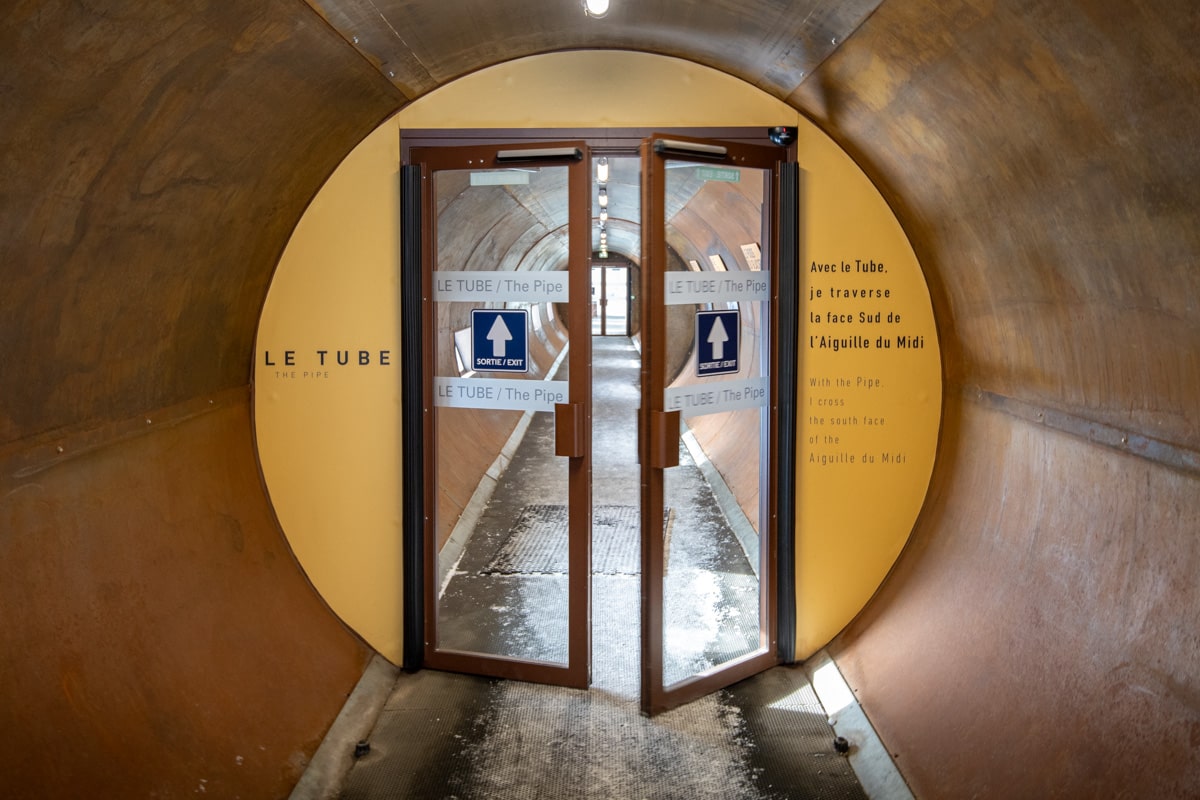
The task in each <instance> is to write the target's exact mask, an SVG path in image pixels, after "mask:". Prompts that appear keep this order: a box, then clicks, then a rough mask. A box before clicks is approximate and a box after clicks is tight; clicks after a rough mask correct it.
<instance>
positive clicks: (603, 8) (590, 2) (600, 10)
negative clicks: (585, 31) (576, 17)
mask: <svg viewBox="0 0 1200 800" xmlns="http://www.w3.org/2000/svg"><path fill="white" fill-rule="evenodd" d="M583 13H585V14H587V15H588V16H589V17H593V18H595V19H600V18H601V17H605V16H607V15H608V0H583Z"/></svg>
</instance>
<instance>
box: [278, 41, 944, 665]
mask: <svg viewBox="0 0 1200 800" xmlns="http://www.w3.org/2000/svg"><path fill="white" fill-rule="evenodd" d="M760 125H761V126H767V125H798V126H799V128H800V161H801V164H802V166H803V168H804V170H805V172H806V187H807V189H806V195H805V202H804V214H805V220H804V222H805V228H806V232H807V235H808V243H807V246H806V252H805V255H804V261H805V263H806V264H807V263H808V261H809V260H810V259H811V258H812V257H820V258H829V259H833V258H835V257H836V258H838V259H839V260H840V259H842V258H846V257H855V256H857V254H860V253H861V254H862V255H861V256H857V257H870V258H874V259H876V260H884V261H885V262H886V263H887V264H888V267H889V277H888V278H887V282H888V283H889V285H891V284H893V283H894V284H895V285H896V286H898V287H904V288H903V293H904V294H905V295H906V299H905V300H904V301H903V304H902V305H901V303H900V301H897V302H896V303H893V305H895V306H896V308H894V309H893V311H895V310H897V309H901V310H902V313H903V314H906V315H907V318H908V319H909V320H911V324H912V325H913V326H914V329H915V327H921V328H922V329H923V330H925V331H926V332H927V335H928V339H930V340H932V339H933V321H932V315H931V312H930V307H929V298H928V292H927V290H925V288H924V282H923V279H922V277H921V274H920V270H919V267H918V266H917V263H916V260H915V257H914V256H913V253H912V250H911V248H910V247H909V245H908V243H907V241H906V240H905V238H904V236H903V234H902V232H901V231H900V229H899V226H898V225H897V224H896V222H895V219H894V217H893V216H892V214H891V212H890V210H889V209H888V208H887V207H886V205H885V204H884V203H883V201H882V199H881V198H880V197H879V195H878V193H877V192H876V191H875V190H874V188H873V187H871V186H870V184H869V182H868V181H866V179H865V178H864V177H863V176H862V173H861V172H860V171H859V170H858V169H857V167H856V166H855V165H854V164H853V163H852V162H851V161H850V159H849V158H848V157H846V155H845V154H844V153H842V152H841V151H840V150H838V149H837V147H836V146H834V145H833V144H832V143H831V142H830V141H829V140H828V138H826V137H825V136H824V135H823V134H821V133H820V131H818V130H817V129H816V128H815V127H813V126H812V125H811V124H810V123H808V122H807V121H805V120H803V119H802V118H801V117H800V116H799V115H798V113H797V112H796V111H795V110H794V109H792V108H790V107H788V106H787V105H785V104H784V103H782V102H780V101H778V100H776V99H774V98H773V97H771V96H769V95H767V94H765V93H763V92H761V91H760V90H758V89H756V88H754V87H753V86H751V85H749V84H747V83H745V82H743V81H740V80H738V79H735V78H732V77H730V76H728V75H724V74H722V73H719V72H716V71H713V70H711V69H708V68H706V67H702V66H699V65H696V64H693V63H690V62H686V61H681V60H678V59H673V58H667V57H664V56H656V55H650V54H644V53H629V52H618V51H577V52H569V53H555V54H548V55H541V56H534V57H531V58H527V59H521V60H519V61H514V62H510V63H507V64H503V65H499V66H497V67H493V68H491V69H488V70H483V71H481V72H478V73H475V74H473V75H469V76H466V77H464V78H461V79H459V80H457V81H455V82H453V83H451V84H448V85H447V86H445V87H443V88H441V89H439V90H438V91H436V92H433V93H431V94H429V95H427V96H425V97H423V98H421V99H419V100H417V101H415V102H413V103H411V104H410V105H409V106H407V107H406V108H405V109H403V110H402V111H401V112H400V113H399V114H398V115H397V116H396V117H394V118H392V119H391V120H389V121H388V122H387V123H385V124H384V125H383V126H381V128H380V129H379V130H377V131H376V132H375V133H373V134H372V135H371V136H370V137H368V138H367V139H366V140H364V142H363V143H362V144H361V145H360V146H359V147H358V148H356V149H355V150H354V152H352V153H351V154H350V155H349V156H348V157H347V159H346V161H345V162H344V163H343V165H342V166H341V167H340V168H339V169H338V171H337V172H336V173H335V174H334V176H333V177H332V178H331V179H330V181H329V183H328V184H327V185H326V186H325V187H324V188H323V189H322V191H321V193H320V194H319V195H318V197H317V198H316V201H315V202H314V203H313V205H312V207H311V208H310V209H309V210H308V212H307V213H306V214H305V216H304V218H303V220H302V221H301V223H300V225H299V226H298V227H297V230H296V233H295V235H294V237H293V239H292V241H291V243H290V244H289V246H288V248H287V251H286V252H285V253H284V256H283V258H282V260H281V261H280V264H279V269H278V271H277V273H276V276H275V279H274V281H273V283H272V286H271V289H270V293H269V296H268V298H267V302H266V305H265V306H264V309H263V316H262V321H261V327H260V332H259V341H258V347H257V355H256V367H255V383H256V394H255V412H256V428H257V436H258V442H259V453H260V458H261V460H262V464H263V473H264V476H265V478H266V481H267V485H268V489H269V491H270V495H271V500H272V502H273V504H274V505H275V508H276V511H277V513H278V515H279V519H280V522H281V524H282V525H283V528H284V531H285V532H286V534H287V536H288V539H289V541H290V542H291V543H292V547H293V549H294V550H295V552H296V555H297V557H298V558H299V559H300V562H301V564H302V565H303V566H304V568H305V570H306V571H307V572H308V574H309V576H310V577H311V579H312V581H313V583H314V585H315V586H316V588H317V589H318V590H319V591H320V592H321V593H322V595H323V596H324V597H325V598H326V599H327V600H328V602H329V604H330V606H331V607H332V608H333V609H334V610H335V611H336V612H337V613H338V614H339V615H340V616H341V617H342V619H344V620H345V621H346V622H347V624H349V625H350V626H351V627H353V628H354V629H355V630H357V631H358V632H359V633H360V634H361V635H362V636H363V637H364V638H365V639H366V640H367V641H368V642H369V643H370V644H371V645H372V646H374V647H375V648H377V649H378V650H379V651H380V652H381V653H382V654H383V655H384V656H386V657H387V658H389V659H391V660H392V661H396V662H398V661H399V660H400V658H401V655H402V653H401V645H400V639H401V614H402V607H401V602H400V588H401V570H400V523H399V520H400V487H401V483H400V481H401V476H400V467H399V464H400V457H399V453H400V449H399V441H400V439H399V410H400V409H399V401H398V385H399V374H398V370H399V366H398V365H399V347H398V334H397V330H398V328H399V319H398V314H399V312H398V303H397V300H396V295H397V279H396V260H397V257H396V253H397V241H398V237H399V231H398V226H399V216H398V201H397V188H396V187H397V164H398V141H397V140H398V137H399V136H400V135H402V131H403V130H404V129H417V128H554V127H563V128H579V127H586V128H597V127H656V126H659V127H688V126H695V127H718V126H720V127H725V126H760ZM808 335H809V330H808V326H807V325H802V336H808ZM926 346H927V348H928V349H926V350H924V351H921V354H920V357H918V358H917V359H915V361H919V362H920V365H919V368H914V365H912V364H909V365H904V364H900V363H899V362H897V361H896V360H895V359H884V360H880V361H879V362H878V363H875V362H871V361H868V362H866V363H865V364H861V365H860V363H859V362H858V361H857V360H856V359H857V358H858V357H859V356H861V355H862V354H861V353H855V352H849V353H847V351H842V357H841V358H840V359H834V360H833V361H830V358H829V356H830V354H829V353H825V352H820V353H815V354H813V353H810V351H809V350H807V349H803V348H802V353H803V354H804V355H805V356H806V363H803V364H802V374H803V375H804V376H806V377H807V376H814V375H818V376H819V375H821V374H824V373H825V372H830V371H831V370H842V369H851V367H853V369H851V371H859V372H862V371H864V370H866V371H869V372H870V373H871V374H874V375H876V376H877V377H878V378H879V380H880V381H881V382H883V381H885V380H886V386H887V387H888V388H887V391H885V392H881V393H880V395H879V396H880V397H886V398H887V400H886V402H888V403H889V404H892V405H893V407H894V408H895V409H896V411H895V412H893V413H895V414H897V416H896V417H893V419H895V420H896V422H895V424H894V425H893V426H892V427H890V428H887V434H888V436H890V437H893V438H894V437H895V436H897V435H899V433H900V432H901V431H905V430H907V431H909V433H910V436H909V438H907V439H904V440H903V441H890V440H889V447H902V448H906V450H905V452H906V453H907V454H908V461H907V462H906V465H905V466H904V468H903V469H897V470H894V471H892V472H890V473H885V472H883V471H879V470H871V471H865V472H855V471H852V470H845V471H842V472H839V473H834V472H832V471H829V470H822V471H818V472H816V473H814V472H813V471H812V470H811V469H808V468H806V466H805V463H804V458H805V452H806V451H805V449H804V447H803V446H802V447H801V450H800V458H801V486H800V492H799V494H800V517H799V523H800V524H799V533H798V543H797V544H798V554H797V561H798V590H799V625H798V633H799V642H800V647H801V652H800V655H801V656H805V655H808V654H809V653H810V652H812V651H813V650H815V649H816V648H818V647H819V646H821V645H822V644H824V643H825V642H826V641H828V639H829V638H831V637H832V636H833V635H834V634H836V633H837V631H838V630H840V629H841V628H842V626H844V625H845V623H846V622H848V621H849V619H850V618H851V617H852V616H853V615H854V614H855V613H857V611H858V610H859V609H860V608H861V607H862V606H863V604H864V603H865V602H866V601H867V599H869V597H870V596H871V595H872V594H873V593H874V591H875V589H876V588H877V587H878V585H879V583H880V581H881V580H882V579H883V577H884V576H885V575H886V573H887V570H888V569H889V568H890V566H891V564H892V562H893V561H894V559H895V557H896V555H897V554H898V552H899V549H900V547H902V546H903V543H904V541H905V540H906V539H907V537H908V534H909V532H910V531H911V529H912V526H913V523H914V521H915V518H916V513H917V511H918V510H919V508H920V505H921V502H922V500H923V498H924V495H925V489H926V486H927V484H928V480H929V475H930V471H931V469H932V462H933V453H934V448H935V444H936V436H937V424H938V420H939V415H940V398H941V383H940V380H941V376H940V361H939V358H938V354H937V348H936V342H930V343H927V345H926ZM338 347H341V348H347V347H348V348H351V349H353V350H355V351H357V350H358V349H360V348H361V349H366V350H368V351H373V350H379V349H390V351H391V353H392V359H391V364H390V365H389V366H387V367H384V366H382V365H379V364H377V363H372V364H370V365H366V366H364V367H358V366H354V367H352V368H348V367H342V368H341V369H340V371H337V372H336V373H331V374H330V376H329V377H328V378H319V379H316V378H313V379H308V380H304V379H299V378H282V377H279V375H278V369H277V367H271V366H267V365H266V363H265V362H266V354H267V353H268V351H269V352H270V353H271V357H272V360H274V361H275V362H276V364H278V363H279V353H280V352H282V350H283V349H285V348H286V349H293V350H295V351H297V354H296V358H297V359H300V357H301V354H307V353H309V352H311V351H314V350H316V349H318V348H327V349H330V350H333V349H336V348H338ZM847 356H849V357H847ZM305 357H306V358H307V356H305ZM306 363H307V362H306ZM296 370H298V371H299V372H304V371H306V370H305V368H304V366H303V365H301V364H297V366H296ZM830 374H832V373H830ZM906 375H907V376H909V378H908V379H906V378H905V376H906ZM874 397H875V396H874V395H872V396H868V397H858V398H857V399H856V400H855V402H858V403H860V404H864V407H868V406H870V405H871V404H872V403H874V402H875V400H874V399H873V398H874ZM849 398H850V395H849V394H848V395H847V399H849ZM807 399H808V397H807V390H806V394H805V395H804V396H803V399H802V402H807ZM902 418H903V419H906V420H907V422H904V423H902V422H901V419H902ZM803 431H804V429H803V428H802V432H803ZM805 435H813V434H811V433H805ZM803 441H804V440H803V439H802V442H803ZM868 492H869V495H867V494H866V493H868ZM873 498H880V502H878V503H875V502H873V501H872V502H868V500H872V499H873Z"/></svg>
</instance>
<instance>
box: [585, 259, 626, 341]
mask: <svg viewBox="0 0 1200 800" xmlns="http://www.w3.org/2000/svg"><path fill="white" fill-rule="evenodd" d="M628 335H629V267H607V266H605V267H597V266H593V267H592V336H628Z"/></svg>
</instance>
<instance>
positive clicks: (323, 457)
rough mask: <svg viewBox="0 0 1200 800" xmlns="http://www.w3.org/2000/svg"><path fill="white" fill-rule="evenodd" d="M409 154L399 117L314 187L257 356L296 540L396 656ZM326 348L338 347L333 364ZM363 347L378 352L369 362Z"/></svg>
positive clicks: (333, 590)
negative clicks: (403, 189) (404, 188)
mask: <svg viewBox="0 0 1200 800" xmlns="http://www.w3.org/2000/svg"><path fill="white" fill-rule="evenodd" d="M399 164H400V145H399V141H398V134H397V128H396V124H395V122H394V121H392V122H389V123H387V124H385V125H383V126H382V127H381V128H379V129H378V130H376V131H375V132H374V133H372V134H371V135H370V136H369V137H367V138H366V139H365V140H364V141H363V142H362V143H361V144H359V146H358V147H357V148H355V150H354V151H353V152H352V153H351V154H350V155H349V156H348V157H347V158H346V159H345V161H344V162H343V163H342V164H341V166H340V167H339V168H338V169H337V171H335V172H334V174H333V176H332V177H331V178H330V179H329V181H327V182H326V184H325V186H324V187H322V189H321V191H320V192H319V193H318V195H317V196H316V198H314V200H313V202H312V204H311V205H310V206H309V208H308V210H307V211H306V212H305V214H304V216H303V218H301V220H300V223H299V224H298V225H297V226H296V230H295V232H294V233H293V234H292V238H291V240H290V241H289V242H288V246H287V248H286V249H285V250H284V253H283V257H282V258H281V260H280V262H279V266H278V268H277V269H276V272H275V276H274V278H273V279H272V281H271V288H270V290H269V292H268V294H267V299H266V303H265V304H264V306H263V311H262V317H261V318H260V320H259V329H258V342H257V347H256V350H255V367H254V425H255V435H256V438H257V442H258V456H259V460H260V462H261V464H262V471H263V476H264V478H265V479H266V483H267V490H268V492H269V494H270V497H271V503H272V505H274V507H275V513H276V516H278V518H279V522H280V525H282V526H283V530H284V532H285V533H286V534H287V538H288V542H289V543H290V544H291V546H292V550H293V552H294V553H295V554H296V557H297V559H299V561H300V564H301V565H302V566H303V567H304V570H305V572H307V574H308V577H309V579H310V580H311V581H312V583H313V585H314V586H315V587H316V588H317V590H318V591H319V592H320V593H321V595H322V596H323V597H324V598H325V600H326V602H328V603H329V605H330V607H331V608H332V609H333V610H334V611H335V612H336V613H337V614H338V615H339V616H340V617H341V618H342V619H343V620H344V621H345V622H346V623H347V624H349V625H350V626H351V627H352V628H354V630H356V631H357V632H358V633H359V635H361V636H362V637H363V638H364V639H366V641H367V642H368V643H369V644H370V645H371V646H372V647H374V648H376V649H377V650H378V651H379V652H380V653H382V654H383V655H384V656H385V657H386V658H388V659H390V660H392V661H396V662H399V660H400V658H401V653H402V641H403V639H402V630H401V627H400V619H401V614H402V611H403V607H402V598H401V588H402V584H401V582H400V559H401V537H400V532H401V527H400V512H401V505H400V492H401V474H400V366H399V365H400V335H399V327H398V325H399V323H398V320H399V316H400V303H399V275H398V273H397V270H396V264H397V262H398V253H399V234H400V230H399V225H398V223H397V220H398V218H399V214H400V190H399ZM289 350H290V351H292V352H293V357H292V360H293V361H294V362H295V363H294V364H293V365H291V366H289V365H287V364H285V358H286V353H287V351H289ZM319 350H326V351H329V352H328V353H327V355H326V358H325V360H326V364H325V365H324V366H322V365H321V363H320V360H321V359H320V355H319V354H318V352H317V351H319ZM360 350H364V351H366V352H367V353H368V356H367V357H368V359H369V363H368V364H365V365H363V364H359V351H360ZM337 351H349V353H348V358H347V361H348V362H349V363H348V364H346V365H345V366H341V365H339V364H338V363H337ZM380 351H387V352H388V354H389V358H388V362H389V363H388V364H386V365H385V364H381V363H380V355H379V353H380ZM268 360H270V361H271V362H274V365H273V366H271V365H268V364H267V361H268Z"/></svg>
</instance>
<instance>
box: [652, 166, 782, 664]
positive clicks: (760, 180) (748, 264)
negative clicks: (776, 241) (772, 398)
mask: <svg viewBox="0 0 1200 800" xmlns="http://www.w3.org/2000/svg"><path fill="white" fill-rule="evenodd" d="M665 174H666V179H665V181H666V182H665V194H666V220H667V225H666V231H665V236H666V240H667V243H668V252H669V255H668V264H667V270H666V273H665V275H664V280H665V284H666V285H665V297H666V302H667V308H666V309H665V311H666V314H667V320H666V330H667V344H666V354H667V363H668V364H669V365H675V366H672V367H671V368H670V369H671V371H670V372H669V373H668V374H667V376H666V381H665V382H666V386H667V388H666V391H665V397H664V408H666V409H667V410H672V409H679V410H680V416H681V418H682V420H681V431H680V434H681V436H680V446H679V466H678V467H674V468H671V469H668V470H666V471H665V474H664V484H663V497H664V505H665V506H666V508H665V515H666V524H665V530H664V575H663V641H662V645H663V686H664V687H667V688H670V687H671V686H672V685H674V684H678V683H679V682H681V681H684V680H686V679H688V678H692V677H694V676H698V675H704V674H708V673H711V672H713V671H715V670H717V669H719V668H720V667H723V666H727V665H729V664H730V663H731V662H734V661H737V660H741V659H743V658H745V657H748V656H751V655H756V654H759V653H762V652H764V651H765V649H766V647H767V636H766V613H767V603H766V592H765V589H766V587H765V586H764V585H763V583H762V582H761V581H760V580H759V576H760V575H765V574H766V569H765V557H766V555H767V548H765V547H761V546H760V540H761V538H762V534H763V532H764V531H766V530H767V529H768V528H767V524H766V513H765V501H766V499H767V496H768V492H767V486H768V479H769V476H768V474H767V473H768V469H769V459H768V455H769V449H768V448H769V443H768V438H767V434H768V432H769V422H770V420H769V409H768V397H769V390H768V377H769V376H768V369H769V364H770V358H769V352H770V351H769V343H768V342H767V341H766V334H767V331H768V330H769V326H768V320H767V319H766V318H765V317H766V315H767V313H768V312H769V283H770V281H769V275H768V273H767V272H766V270H767V269H769V265H766V264H763V263H761V262H760V261H759V257H758V254H759V252H760V247H759V245H760V244H761V242H763V241H765V240H766V238H767V234H768V232H767V230H766V222H765V219H764V210H765V209H766V208H767V203H766V197H767V194H766V193H767V190H768V187H769V186H770V181H769V172H768V171H765V170H761V169H756V168H737V167H725V166H722V167H720V168H714V167H709V166H701V165H695V164H690V163H685V162H678V161H668V162H667V163H666V170H665ZM760 487H761V490H760Z"/></svg>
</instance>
